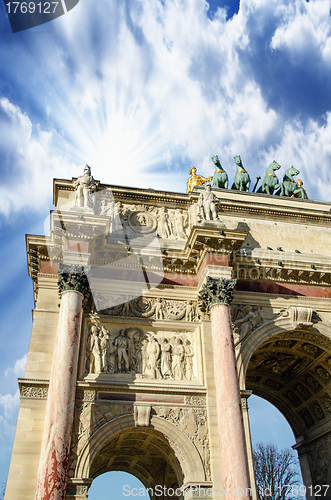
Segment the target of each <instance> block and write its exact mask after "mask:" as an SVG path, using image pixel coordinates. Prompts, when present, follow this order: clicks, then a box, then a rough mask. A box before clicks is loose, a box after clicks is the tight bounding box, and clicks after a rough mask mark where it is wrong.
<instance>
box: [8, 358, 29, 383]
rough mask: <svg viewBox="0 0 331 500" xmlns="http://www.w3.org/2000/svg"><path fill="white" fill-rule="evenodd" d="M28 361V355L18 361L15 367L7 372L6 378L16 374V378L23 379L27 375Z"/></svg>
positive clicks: (9, 368)
mask: <svg viewBox="0 0 331 500" xmlns="http://www.w3.org/2000/svg"><path fill="white" fill-rule="evenodd" d="M27 359H28V354H27V353H26V354H24V356H23V357H22V358H20V359H18V360H17V361H16V362H15V364H14V366H12V367H8V368H7V370H6V371H5V377H7V376H8V375H11V374H14V375H15V376H16V377H23V376H24V373H25V367H26V362H27Z"/></svg>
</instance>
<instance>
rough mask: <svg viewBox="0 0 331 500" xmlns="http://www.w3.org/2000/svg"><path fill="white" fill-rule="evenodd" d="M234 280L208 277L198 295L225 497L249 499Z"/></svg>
mask: <svg viewBox="0 0 331 500" xmlns="http://www.w3.org/2000/svg"><path fill="white" fill-rule="evenodd" d="M235 283H236V281H235V280H226V279H223V278H220V279H215V278H210V277H208V278H207V282H206V284H205V285H204V287H203V288H202V290H201V292H200V296H201V298H202V300H203V302H204V304H205V305H206V309H209V310H210V314H211V328H212V343H213V358H214V376H215V388H216V407H217V419H218V435H219V444H220V456H221V470H222V482H223V488H224V489H225V496H239V497H240V498H242V499H250V498H251V495H250V480H249V469H248V459H247V450H246V442H245V432H244V424H243V417H242V409H241V397H240V389H239V380H238V372H237V364H236V356H235V350H234V343H233V335H232V323H231V310H230V303H231V301H232V298H233V289H234V287H235Z"/></svg>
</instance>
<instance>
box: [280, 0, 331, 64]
mask: <svg viewBox="0 0 331 500" xmlns="http://www.w3.org/2000/svg"><path fill="white" fill-rule="evenodd" d="M278 13H279V14H281V17H282V22H281V23H280V25H279V26H278V28H277V30H276V32H275V34H274V36H273V38H272V42H271V47H272V48H273V49H279V48H283V47H285V48H287V49H288V50H290V51H291V52H292V53H293V55H295V54H297V53H298V52H301V53H303V52H304V51H306V50H308V51H309V52H312V51H314V52H315V51H320V54H323V55H324V56H328V55H329V47H330V34H331V19H330V1H329V0H314V1H311V2H307V1H306V0H296V2H293V3H292V2H291V3H289V4H288V5H280V7H279V9H278Z"/></svg>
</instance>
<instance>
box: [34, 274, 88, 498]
mask: <svg viewBox="0 0 331 500" xmlns="http://www.w3.org/2000/svg"><path fill="white" fill-rule="evenodd" d="M85 278H86V276H85ZM82 298H83V295H82V294H81V293H80V292H79V291H77V290H70V289H69V290H65V291H64V292H62V298H61V307H60V315H59V321H58V326H57V333H56V340H55V348H54V354H53V363H52V370H51V377H50V383H49V390H48V397H47V406H46V414H45V423H44V433H43V439H42V445H41V454H40V461H39V470H38V479H37V488H36V496H35V499H36V500H64V499H65V497H66V487H67V477H68V467H69V453H70V442H71V432H72V424H73V417H74V404H75V389H76V377H77V363H78V349H79V340H80V330H81V319H82Z"/></svg>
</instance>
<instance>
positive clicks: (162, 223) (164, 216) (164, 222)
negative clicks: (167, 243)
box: [157, 207, 170, 238]
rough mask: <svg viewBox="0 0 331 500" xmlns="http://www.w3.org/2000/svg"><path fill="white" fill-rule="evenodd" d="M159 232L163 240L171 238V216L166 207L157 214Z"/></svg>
mask: <svg viewBox="0 0 331 500" xmlns="http://www.w3.org/2000/svg"><path fill="white" fill-rule="evenodd" d="M157 219H158V231H159V234H160V236H161V238H170V229H169V224H168V221H169V215H168V213H167V209H166V208H165V207H161V208H160V209H159V211H158V213H157Z"/></svg>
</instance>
